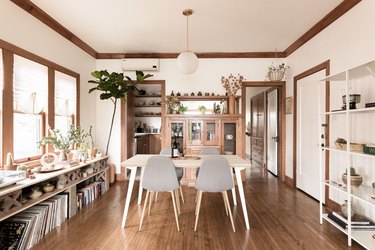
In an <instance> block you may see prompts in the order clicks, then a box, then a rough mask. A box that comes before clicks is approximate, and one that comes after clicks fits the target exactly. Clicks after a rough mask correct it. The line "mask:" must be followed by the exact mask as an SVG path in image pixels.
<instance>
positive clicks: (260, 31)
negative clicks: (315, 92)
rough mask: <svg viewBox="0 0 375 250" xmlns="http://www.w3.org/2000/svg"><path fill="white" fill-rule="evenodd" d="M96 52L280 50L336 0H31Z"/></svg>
mask: <svg viewBox="0 0 375 250" xmlns="http://www.w3.org/2000/svg"><path fill="white" fill-rule="evenodd" d="M32 2H33V3H34V4H36V5H37V6H39V7H40V8H41V9H42V10H43V11H45V12H46V13H47V14H49V15H50V16H52V17H53V18H54V19H56V20H57V21H58V22H59V23H60V24H62V25H63V26H65V27H66V28H67V29H69V30H70V31H71V32H73V33H74V34H75V35H76V36H78V37H79V38H81V39H82V40H83V41H85V42H86V43H87V44H89V45H90V46H91V47H92V48H94V49H95V50H96V51H98V52H101V53H116V52H117V53H132V52H150V53H168V52H179V51H182V50H184V49H185V47H186V17H184V16H183V15H182V10H183V9H184V8H190V9H192V10H193V11H194V13H193V15H192V16H191V17H190V18H189V35H190V49H191V50H192V51H195V52H256V51H274V50H275V49H277V50H278V51H283V50H285V49H286V48H287V47H288V46H289V45H290V44H292V43H293V42H294V41H295V40H297V39H298V38H299V37H300V36H301V35H303V34H304V33H305V32H306V31H307V30H308V29H310V28H311V27H312V26H313V25H314V24H315V23H317V22H318V21H319V20H320V19H322V18H323V17H324V16H325V15H326V14H328V13H329V12H330V11H331V10H333V9H334V8H335V7H336V6H337V5H339V4H340V3H341V2H342V0H232V1H230V0H190V1H186V0H184V1H178V0H158V1H156V0H79V1H77V0H54V1H46V0H32Z"/></svg>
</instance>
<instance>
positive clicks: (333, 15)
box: [284, 0, 362, 57]
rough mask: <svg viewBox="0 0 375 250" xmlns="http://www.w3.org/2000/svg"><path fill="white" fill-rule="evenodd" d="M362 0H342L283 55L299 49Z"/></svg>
mask: <svg viewBox="0 0 375 250" xmlns="http://www.w3.org/2000/svg"><path fill="white" fill-rule="evenodd" d="M361 1H362V0H344V1H343V2H342V3H341V4H339V5H338V6H337V7H336V8H334V9H333V10H332V11H331V12H329V13H328V14H327V15H326V16H325V17H323V18H322V19H321V20H320V21H319V22H317V23H316V24H315V25H314V26H312V27H311V28H310V29H309V30H308V31H307V32H306V33H305V34H303V35H302V36H301V37H300V38H298V39H297V40H296V41H295V42H294V43H292V44H291V45H290V46H289V47H288V48H287V49H286V50H285V51H284V52H285V56H286V57H288V56H289V55H290V54H292V53H293V52H294V51H296V50H297V49H299V48H300V47H301V46H302V45H304V44H305V43H307V42H308V41H310V40H311V39H312V38H313V37H314V36H316V35H317V34H319V33H320V32H321V31H322V30H324V29H325V28H327V27H328V26H329V25H330V24H332V23H333V22H334V21H336V20H337V19H339V18H340V17H341V16H342V15H344V14H345V13H346V12H348V11H349V10H351V9H352V8H353V7H354V6H356V5H357V4H358V3H360V2H361Z"/></svg>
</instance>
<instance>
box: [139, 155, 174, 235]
mask: <svg viewBox="0 0 375 250" xmlns="http://www.w3.org/2000/svg"><path fill="white" fill-rule="evenodd" d="M142 186H143V188H145V189H146V190H147V193H146V200H145V203H144V207H143V211H142V217H141V221H140V223H139V230H141V228H142V223H143V218H144V214H145V210H146V207H147V202H148V200H150V201H149V202H150V205H151V201H152V195H153V193H154V192H170V193H171V196H172V202H173V209H174V213H175V218H176V225H177V230H178V231H180V227H179V223H178V214H177V210H176V200H175V199H176V197H175V195H176V190H178V188H179V187H180V185H179V183H178V180H177V176H176V171H175V166H174V164H173V162H172V160H171V159H169V158H168V157H166V156H152V157H150V158H149V160H148V161H147V163H146V166H145V169H144V173H143V180H142ZM150 192H151V195H150ZM177 194H178V191H177ZM149 195H150V199H149ZM177 206H179V205H178V204H177ZM150 208H151V206H149V211H148V214H150ZM177 209H179V207H178V208H177Z"/></svg>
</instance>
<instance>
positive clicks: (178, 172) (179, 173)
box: [155, 147, 185, 203]
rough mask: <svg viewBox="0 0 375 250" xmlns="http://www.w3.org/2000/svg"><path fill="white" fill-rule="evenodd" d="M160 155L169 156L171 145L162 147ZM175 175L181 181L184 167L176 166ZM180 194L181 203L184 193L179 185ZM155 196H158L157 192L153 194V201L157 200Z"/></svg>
mask: <svg viewBox="0 0 375 250" xmlns="http://www.w3.org/2000/svg"><path fill="white" fill-rule="evenodd" d="M160 155H165V156H171V155H172V148H171V147H166V148H163V149H162V150H161V151H160ZM176 175H177V179H178V182H180V181H181V179H182V177H183V176H184V169H183V168H178V167H177V168H176ZM180 195H181V200H182V202H183V203H185V200H184V195H183V193H182V188H181V186H180ZM157 197H158V194H157V193H156V195H155V201H156V200H157Z"/></svg>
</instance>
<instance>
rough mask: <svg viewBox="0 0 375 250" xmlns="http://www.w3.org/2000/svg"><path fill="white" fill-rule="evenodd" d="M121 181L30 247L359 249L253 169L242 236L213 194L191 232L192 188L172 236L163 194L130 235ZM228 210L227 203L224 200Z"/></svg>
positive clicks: (238, 221) (313, 204) (314, 209)
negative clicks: (123, 225)
mask: <svg viewBox="0 0 375 250" xmlns="http://www.w3.org/2000/svg"><path fill="white" fill-rule="evenodd" d="M126 191H127V183H125V182H122V183H117V184H115V185H113V186H112V187H111V189H110V191H109V192H108V193H106V194H105V195H104V196H103V197H102V198H101V199H100V200H96V201H95V203H94V204H92V205H91V206H89V207H87V208H85V209H83V210H82V211H80V212H79V213H78V214H77V215H76V216H74V217H73V218H72V219H70V220H69V221H68V222H66V223H64V224H63V225H62V226H61V227H60V228H58V229H57V230H54V231H53V232H51V233H50V234H49V235H48V236H46V237H45V238H44V239H43V240H42V242H41V243H40V244H38V245H37V246H36V247H34V249H66V250H68V249H69V250H71V249H288V250H289V249H361V247H360V246H359V245H358V244H356V243H355V242H353V246H352V247H351V248H349V247H347V238H346V236H345V235H344V234H343V233H341V232H340V231H339V230H337V229H336V228H334V227H333V226H332V225H330V224H328V223H327V222H325V223H324V224H323V225H320V224H319V210H318V202H317V201H315V200H313V199H312V198H310V197H308V196H307V195H305V194H304V193H302V192H300V191H296V190H294V189H291V188H289V187H288V186H286V185H285V184H282V183H280V182H279V181H278V180H277V179H276V178H275V177H273V176H271V175H264V173H262V171H261V170H260V169H252V170H251V174H250V177H249V178H248V179H247V182H246V185H245V195H246V199H247V207H248V213H249V220H250V226H251V229H250V231H247V230H246V229H245V225H244V221H243V214H242V209H241V206H240V205H239V206H237V207H235V206H232V209H233V212H234V220H235V226H236V232H235V233H233V231H232V228H231V224H230V220H229V217H227V216H226V215H225V210H224V205H223V204H224V203H223V200H222V196H221V194H207V193H204V194H203V197H202V207H201V214H200V220H199V224H198V230H197V232H194V231H193V226H194V204H195V203H194V199H195V189H194V188H187V187H184V188H183V192H184V195H185V199H186V200H185V204H182V213H181V215H180V217H179V219H180V228H181V232H177V230H176V225H175V220H174V217H173V208H172V202H171V198H170V194H166V193H165V194H161V195H160V196H159V200H158V202H157V203H156V204H155V205H154V206H153V208H152V211H151V215H150V216H147V215H146V216H145V220H144V224H143V230H142V231H141V232H138V225H139V220H140V216H141V207H139V206H137V204H136V197H137V191H138V185H137V186H135V188H134V190H133V196H132V198H133V200H132V201H131V204H130V210H129V216H128V221H127V227H126V229H121V219H122V212H123V208H124V197H125V193H126ZM231 204H233V203H232V202H231Z"/></svg>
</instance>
